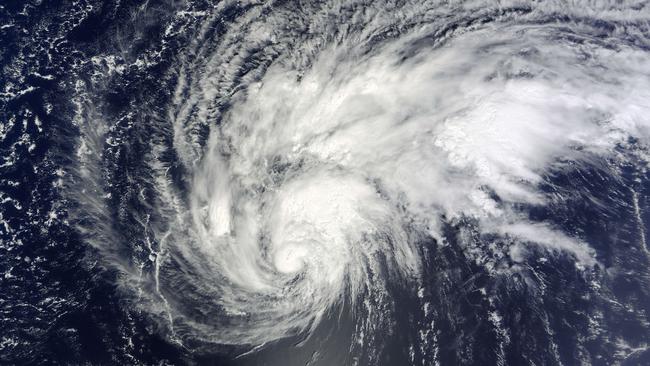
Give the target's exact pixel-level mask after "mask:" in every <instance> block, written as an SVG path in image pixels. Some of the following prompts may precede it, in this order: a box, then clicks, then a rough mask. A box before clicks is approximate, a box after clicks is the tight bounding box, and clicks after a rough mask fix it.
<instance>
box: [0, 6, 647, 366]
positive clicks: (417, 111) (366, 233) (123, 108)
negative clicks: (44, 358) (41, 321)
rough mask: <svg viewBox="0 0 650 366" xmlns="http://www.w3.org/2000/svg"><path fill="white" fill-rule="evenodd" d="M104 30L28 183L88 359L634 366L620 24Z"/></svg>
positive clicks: (147, 25)
mask: <svg viewBox="0 0 650 366" xmlns="http://www.w3.org/2000/svg"><path fill="white" fill-rule="evenodd" d="M108 4H109V3H107V4H105V5H99V4H92V3H89V5H88V7H87V9H88V10H87V12H86V13H85V15H84V16H87V17H88V19H91V20H93V19H94V21H96V22H97V21H98V19H99V20H102V19H103V20H102V21H100V22H98V23H97V24H100V25H97V26H96V27H97V29H94V30H93V31H92V32H91V31H90V30H91V29H86V32H88V34H85V33H84V28H83V27H86V28H88V27H90V26H89V25H88V24H86V23H84V21H81V22H80V23H79V24H77V25H74V26H73V27H72V28H71V29H70V30H69V31H68V32H69V33H68V35H66V36H65V37H67V39H68V41H66V42H67V43H66V44H67V45H68V48H67V49H66V51H65V54H67V55H68V59H67V61H66V62H64V63H63V64H62V66H61V68H60V69H59V71H57V72H55V74H56V78H55V79H54V80H56V83H57V84H56V85H57V86H56V87H54V86H52V87H51V88H52V90H55V91H57V90H58V93H60V94H61V95H66V97H65V98H63V99H64V100H60V99H57V100H54V101H53V102H52V105H54V107H56V108H59V109H55V113H57V114H58V117H57V118H59V119H60V122H57V123H54V122H53V123H52V127H48V128H50V129H51V130H50V129H48V131H52V132H51V134H50V135H48V136H49V137H48V140H47V141H49V144H50V146H49V147H48V148H47V149H48V151H51V153H49V155H47V157H45V158H44V159H45V160H47V159H50V160H48V161H50V163H49V164H50V165H52V166H60V168H58V170H55V171H53V172H52V174H53V176H56V177H58V178H57V179H59V181H58V183H56V184H55V188H56V189H57V191H56V192H57V193H56V194H54V198H52V200H53V202H57V203H56V204H55V205H54V206H56V207H58V208H59V210H60V213H59V216H60V217H56V215H55V217H53V218H52V219H53V220H55V221H56V222H58V223H59V224H58V225H62V226H63V227H65V229H63V230H64V231H67V232H70V233H74V234H71V235H72V238H70V239H66V240H75V241H76V242H78V243H80V245H81V246H82V247H83V248H86V249H84V254H83V256H82V257H80V258H79V259H78V260H79V262H82V263H85V265H84V266H83V267H84V268H86V269H85V270H87V271H90V272H89V273H94V275H93V276H101V277H102V278H105V280H103V281H105V282H102V283H109V284H110V285H109V287H111V290H110V291H109V292H110V294H111V295H110V296H112V297H111V298H116V299H117V300H111V301H113V302H111V304H112V305H110V306H114V309H115V310H111V311H114V312H115V314H119V315H116V318H115V323H112V322H111V321H110V320H101V321H100V320H97V319H95V318H93V319H95V320H93V321H92V322H95V321H97V322H99V323H101V324H102V325H101V327H103V329H112V328H111V327H115V324H118V325H117V329H118V330H116V331H115V332H112V331H111V332H108V331H97V332H98V333H97V334H103V339H104V340H103V341H102V343H101V344H102V346H99V347H100V348H103V349H107V351H106V352H107V355H106V357H107V359H108V358H111V359H112V360H114V361H115V360H122V361H120V362H136V363H138V362H142V363H145V364H149V363H155V362H163V363H165V362H169V363H189V364H194V363H198V364H203V363H211V362H222V363H224V364H230V363H233V364H260V363H265V364H270V365H275V364H291V365H293V364H301V365H303V364H310V365H335V364H351V365H366V364H367V365H378V364H381V365H398V364H399V365H402V364H404V365H406V364H421V365H436V364H442V365H446V364H477V365H478V364H500V365H505V364H513V365H514V364H531V365H532V364H548V365H554V364H557V365H560V364H594V365H598V364H603V365H609V364H631V365H635V364H643V362H650V361H649V360H650V351H648V348H647V345H648V342H650V337H649V336H648V334H650V322H649V318H648V311H650V288H649V287H648V284H649V283H650V282H649V281H650V276H649V275H650V273H649V272H648V264H649V261H650V253H649V252H648V244H647V242H646V233H647V232H648V231H647V229H646V226H647V225H646V224H647V223H648V220H649V219H648V214H647V213H646V211H647V209H648V199H647V197H648V194H649V193H650V176H648V172H647V167H648V162H649V161H650V160H649V158H650V156H649V155H648V150H647V149H648V144H649V142H650V141H649V139H650V102H648V101H649V100H650V34H649V27H650V9H648V8H647V7H646V4H645V3H643V2H639V3H634V2H621V1H618V2H608V1H573V2H569V3H567V2H563V1H562V2H560V1H558V2H555V1H548V2H539V3H538V2H518V1H503V2H496V3H495V2H482V1H470V2H465V3H462V4H457V3H453V2H452V3H448V2H437V1H398V2H393V1H388V2H386V1H329V2H322V3H321V2H312V1H308V2H283V1H277V2H258V1H251V2H246V1H237V2H231V1H222V2H215V3H203V2H193V1H188V2H186V3H181V4H176V3H174V4H171V5H160V6H154V5H151V4H146V3H145V4H126V5H125V4H119V2H118V3H116V4H112V3H111V5H110V6H109V5H108ZM34 9H38V8H37V7H35V8H34ZM97 9H99V10H97ZM126 14H128V15H130V17H131V18H128V17H126V16H125V15H126ZM126 19H131V20H126ZM88 22H90V20H89V21H88ZM101 27H105V29H102V28H101ZM78 28H81V30H79V29H78ZM75 29H76V30H75ZM75 32H77V33H79V32H81V33H84V35H83V36H81V35H79V34H76V33H75ZM34 42H36V41H34ZM12 57H13V56H12ZM54 57H55V58H56V57H59V56H56V55H55V56H54ZM14 58H16V59H17V58H18V56H15V57H14ZM10 71H11V70H9V71H8V72H6V73H8V75H11V72H10ZM16 75H17V74H16ZM17 83H18V82H16V83H10V84H7V85H8V87H7V88H5V89H6V90H7V91H6V92H5V94H3V98H4V99H3V102H4V101H11V98H12V96H11V93H14V92H12V91H11V90H10V89H9V88H10V87H9V86H10V85H17ZM43 88H45V87H43ZM29 92H31V91H29ZM52 93H53V94H54V92H52ZM13 95H14V97H15V96H16V95H18V94H17V92H16V93H14V94H13ZM59 98H61V97H60V96H59ZM7 103H9V102H7ZM7 105H8V106H9V107H10V108H15V109H16V110H18V109H19V108H20V106H19V105H16V104H13V105H12V104H11V103H9V104H7ZM54 107H51V108H54ZM46 109H47V108H46ZM16 113H17V112H16ZM38 113H41V114H43V116H44V117H41V119H45V120H47V119H48V118H50V119H51V118H52V117H48V116H51V115H52V113H51V111H47V110H43V111H41V112H38ZM38 113H37V114H38ZM28 117H29V118H33V117H32V116H27V117H24V118H28ZM48 126H49V125H48ZM48 133H49V132H48ZM0 198H2V196H0ZM5 202H6V201H5ZM52 212H55V211H52ZM5 225H6V227H9V226H7V225H8V224H5ZM8 230H9V229H8ZM9 232H10V231H7V233H9ZM14 239H15V238H14ZM12 248H13V247H12ZM12 250H14V249H12ZM43 258H44V260H45V261H49V260H48V258H47V257H43ZM12 268H14V267H12ZM52 271H54V269H52ZM5 273H7V272H5ZM6 276H7V275H6V274H5V277H6ZM25 281H31V280H30V279H29V278H27V279H26V280H25ZM62 281H66V280H65V279H63V280H62ZM102 286H103V285H102ZM61 291H63V290H61ZM92 296H95V297H97V296H99V297H100V298H101V296H109V295H99V294H97V292H95V293H94V294H93V295H92ZM92 296H91V295H88V296H87V297H86V300H79V301H80V303H79V307H84V306H91V305H83V304H86V302H87V301H90V300H88V299H89V298H92ZM24 301H26V302H28V303H29V302H33V301H32V300H24ZM94 301H98V302H100V303H101V302H102V301H104V300H94ZM104 306H105V307H108V305H104ZM85 309H91V308H85ZM93 309H94V308H93ZM62 311H63V310H62ZM66 311H68V310H66ZM93 311H99V310H92V311H91V310H88V312H90V313H92V312H93ZM92 322H91V323H92ZM102 322H104V323H102ZM99 323H98V324H99ZM69 327H71V329H72V328H74V326H72V325H71V326H69ZM102 332H104V333H102ZM144 334H146V336H145V335H144ZM12 337H13V336H12ZM16 337H18V336H16ZM112 337H114V338H115V339H113V338H112ZM145 337H156V340H155V341H150V340H144V339H145ZM18 338H19V337H18ZM18 338H15V339H14V338H7V339H14V341H12V342H17V343H16V344H14V345H13V346H11V347H14V348H13V349H15V350H18V351H12V349H11V347H9V348H8V346H7V343H6V341H0V350H9V351H11V352H19V350H20V345H19V344H20V340H19V339H18ZM116 339H119V340H116ZM134 339H137V340H136V341H134ZM3 342H4V343H3ZM134 342H135V343H134ZM151 342H154V343H155V342H158V343H155V344H156V345H155V346H153V344H154V343H151ZM134 344H137V345H138V346H134ZM48 347H49V346H47V345H44V346H43V349H44V351H42V352H47V349H48ZM158 349H164V350H165V351H158ZM8 354H9V353H8ZM44 354H47V353H44ZM75 354H76V355H77V356H75V357H77V358H76V361H75V362H83V361H89V360H90V362H104V361H102V360H103V359H93V358H92V357H94V356H87V355H84V353H83V351H78V352H77V353H75ZM48 357H50V359H54V360H59V361H61V360H60V359H58V358H57V357H59V356H56V355H54V356H52V355H50V356H48ZM97 357H99V356H97ZM102 357H104V356H102ZM6 359H7V360H11V359H12V358H11V357H10V356H8V357H7V358H6ZM61 362H63V361H61ZM63 363H65V362H63Z"/></svg>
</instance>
